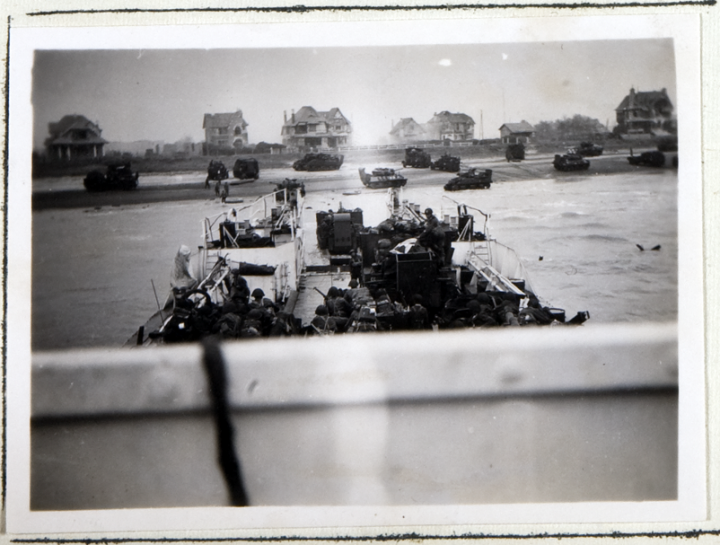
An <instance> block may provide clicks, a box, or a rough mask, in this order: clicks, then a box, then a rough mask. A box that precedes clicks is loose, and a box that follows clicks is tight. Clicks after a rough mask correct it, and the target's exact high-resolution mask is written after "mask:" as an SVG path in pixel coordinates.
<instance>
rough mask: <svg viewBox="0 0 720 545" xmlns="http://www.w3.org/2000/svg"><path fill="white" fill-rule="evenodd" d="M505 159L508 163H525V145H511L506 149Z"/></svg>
mask: <svg viewBox="0 0 720 545" xmlns="http://www.w3.org/2000/svg"><path fill="white" fill-rule="evenodd" d="M505 159H507V161H508V163H509V162H510V161H513V162H518V161H523V160H524V159H525V144H522V143H518V144H509V145H508V147H507V148H505Z"/></svg>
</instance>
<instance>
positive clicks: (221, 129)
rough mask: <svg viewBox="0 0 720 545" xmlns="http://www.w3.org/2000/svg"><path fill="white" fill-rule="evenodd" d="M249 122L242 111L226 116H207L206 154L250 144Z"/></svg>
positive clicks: (205, 118)
mask: <svg viewBox="0 0 720 545" xmlns="http://www.w3.org/2000/svg"><path fill="white" fill-rule="evenodd" d="M247 126H248V122H247V121H245V119H244V118H243V113H242V110H237V111H236V112H234V113H226V114H205V117H204V118H203V129H205V152H206V153H209V152H211V151H213V150H219V149H227V148H235V149H238V148H243V147H245V146H247V143H248V132H247Z"/></svg>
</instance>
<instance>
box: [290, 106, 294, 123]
mask: <svg viewBox="0 0 720 545" xmlns="http://www.w3.org/2000/svg"><path fill="white" fill-rule="evenodd" d="M290 111H291V112H292V116H291V117H290V119H291V120H292V124H293V125H294V124H295V108H293V109H292V110H290Z"/></svg>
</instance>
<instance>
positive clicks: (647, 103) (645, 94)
mask: <svg viewBox="0 0 720 545" xmlns="http://www.w3.org/2000/svg"><path fill="white" fill-rule="evenodd" d="M660 99H663V100H667V101H668V102H670V98H669V97H668V95H667V91H666V90H665V89H663V90H661V91H638V92H635V90H634V89H630V93H629V94H628V95H626V96H625V98H624V99H623V100H622V102H621V103H620V106H618V107H617V108H615V111H620V110H626V109H627V108H644V109H649V108H651V107H652V105H653V104H655V102H657V101H658V100H660ZM631 101H632V105H631Z"/></svg>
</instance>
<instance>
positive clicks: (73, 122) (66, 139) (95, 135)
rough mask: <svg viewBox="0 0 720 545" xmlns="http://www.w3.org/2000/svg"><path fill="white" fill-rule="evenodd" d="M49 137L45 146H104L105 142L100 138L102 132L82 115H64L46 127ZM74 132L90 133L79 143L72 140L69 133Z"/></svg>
mask: <svg viewBox="0 0 720 545" xmlns="http://www.w3.org/2000/svg"><path fill="white" fill-rule="evenodd" d="M48 129H49V132H50V136H49V137H48V138H47V140H45V144H46V145H47V144H80V143H82V144H106V143H107V140H105V139H104V138H102V137H101V136H100V133H101V132H102V130H101V129H100V127H99V126H98V125H97V124H96V123H93V122H92V121H90V120H89V119H88V118H87V117H85V116H84V115H78V114H73V115H66V116H63V118H62V119H61V120H60V121H58V122H56V123H50V124H49V125H48ZM75 130H87V131H90V132H91V135H89V136H88V137H87V138H84V139H83V140H81V141H79V140H76V139H73V138H72V136H71V132H72V131H75Z"/></svg>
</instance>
